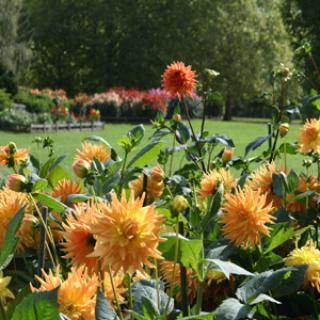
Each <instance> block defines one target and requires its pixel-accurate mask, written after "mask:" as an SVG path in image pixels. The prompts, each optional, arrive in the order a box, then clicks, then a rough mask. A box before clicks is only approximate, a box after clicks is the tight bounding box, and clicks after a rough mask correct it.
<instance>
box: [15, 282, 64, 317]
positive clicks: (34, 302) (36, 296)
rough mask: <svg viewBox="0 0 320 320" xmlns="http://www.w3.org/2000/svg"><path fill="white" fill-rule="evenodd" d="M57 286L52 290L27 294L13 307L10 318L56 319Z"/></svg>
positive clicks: (57, 308) (57, 309)
mask: <svg viewBox="0 0 320 320" xmlns="http://www.w3.org/2000/svg"><path fill="white" fill-rule="evenodd" d="M58 290H59V287H58V288H56V289H54V290H52V291H44V292H35V293H32V294H30V295H28V296H27V297H26V298H24V299H23V300H22V302H21V303H20V304H19V305H18V306H17V307H16V308H15V310H14V313H13V316H12V318H11V320H38V319H41V320H57V319H59V307H58V301H57V300H58Z"/></svg>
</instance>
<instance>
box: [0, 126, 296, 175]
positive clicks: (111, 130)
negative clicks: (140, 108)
mask: <svg viewBox="0 0 320 320" xmlns="http://www.w3.org/2000/svg"><path fill="white" fill-rule="evenodd" d="M193 125H194V127H195V130H196V131H198V130H199V129H200V125H201V121H200V120H193ZM132 127H133V125H132V124H111V123H107V124H106V125H105V130H104V131H97V132H58V133H54V132H50V133H36V134H28V133H27V134H26V133H10V132H1V131H0V145H4V144H7V143H8V142H10V141H14V142H15V143H16V144H17V146H18V148H22V147H25V148H29V149H30V152H31V153H32V154H33V155H35V156H36V157H39V159H40V160H41V161H45V160H46V158H47V151H45V150H43V149H42V148H40V147H38V146H37V144H35V143H32V141H33V140H34V139H35V138H36V137H46V136H50V137H51V138H52V139H53V140H54V150H55V154H56V155H57V156H60V155H66V158H65V159H64V161H63V166H64V167H65V168H70V166H71V164H72V161H73V158H74V155H75V153H76V150H77V149H78V148H80V147H81V143H82V141H83V139H85V138H86V137H89V136H91V135H99V136H101V137H103V138H104V139H106V140H107V141H108V142H109V143H110V144H111V145H112V146H113V147H114V148H115V149H116V150H119V153H120V155H121V152H120V147H119V146H118V145H117V141H118V139H119V138H120V137H121V136H123V135H125V134H126V133H127V132H128V131H129V130H130V129H131V128H132ZM300 127H301V125H298V124H293V125H291V126H290V131H289V134H288V135H287V136H286V137H285V138H284V139H281V142H283V141H296V140H297V139H298V132H299V128H300ZM206 130H207V131H209V132H210V134H226V135H228V136H229V137H230V138H231V139H233V141H234V143H235V146H236V149H235V154H236V155H238V156H242V155H243V154H244V150H245V146H246V145H247V144H248V143H249V142H250V141H252V140H254V139H255V137H257V136H262V135H266V134H267V125H266V124H265V123H253V122H239V121H233V122H223V121H216V120H207V122H206ZM152 132H153V129H152V127H151V125H145V138H144V140H143V142H142V144H141V145H142V146H144V145H145V144H146V143H147V142H148V139H149V137H150V136H151V135H152ZM171 143H172V138H170V139H168V138H167V139H164V147H166V146H170V145H171ZM266 148H267V143H265V144H264V145H262V146H261V147H260V148H259V149H258V151H257V152H259V150H265V149H266ZM219 150H221V149H219V148H217V149H216V151H217V152H218V151H219ZM257 152H253V153H252V155H255V154H257ZM250 155H251V154H250ZM182 157H183V154H182V152H181V153H180V154H179V155H177V156H176V160H175V161H174V166H175V168H177V167H178V166H179V165H180V163H181V161H180V159H182ZM288 165H289V167H291V168H294V169H295V170H297V171H299V170H302V157H301V156H288ZM0 170H2V173H4V172H5V171H4V170H3V169H0ZM69 170H70V169H69Z"/></svg>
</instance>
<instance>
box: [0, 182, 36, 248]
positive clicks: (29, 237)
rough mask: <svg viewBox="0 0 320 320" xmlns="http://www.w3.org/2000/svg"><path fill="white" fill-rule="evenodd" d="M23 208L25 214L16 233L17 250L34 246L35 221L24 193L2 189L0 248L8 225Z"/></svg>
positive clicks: (0, 200) (0, 195) (0, 193)
mask: <svg viewBox="0 0 320 320" xmlns="http://www.w3.org/2000/svg"><path fill="white" fill-rule="evenodd" d="M23 207H25V214H24V218H23V221H22V224H21V226H20V229H19V231H18V236H19V237H20V242H19V246H18V248H19V249H22V248H24V247H27V248H29V247H33V246H34V227H35V224H36V223H37V219H36V218H35V217H34V216H32V215H31V207H30V206H29V203H28V199H27V196H26V194H25V193H21V192H15V191H12V190H10V189H7V188H4V189H3V190H0V247H1V246H2V244H3V241H4V237H5V234H6V231H7V228H8V225H9V223H10V221H11V220H12V218H13V217H14V216H15V215H16V214H17V213H18V211H19V210H20V209H22V208H23Z"/></svg>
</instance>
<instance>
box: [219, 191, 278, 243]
mask: <svg viewBox="0 0 320 320" xmlns="http://www.w3.org/2000/svg"><path fill="white" fill-rule="evenodd" d="M273 210H274V208H273V207H272V204H271V203H267V196H266V194H261V193H260V191H259V190H258V191H254V190H252V189H245V190H237V191H236V193H235V194H227V195H226V197H225V203H224V205H223V206H222V212H223V214H222V217H221V222H222V223H223V225H224V227H223V232H224V235H225V237H226V238H227V239H230V240H231V241H233V242H234V243H235V244H236V245H237V246H241V245H242V244H243V245H244V246H245V247H246V248H247V247H249V246H250V245H253V246H254V245H256V244H259V243H260V241H261V239H260V236H261V234H264V235H269V232H270V229H269V227H268V226H267V224H268V223H272V222H273V219H274V217H273V216H272V211H273Z"/></svg>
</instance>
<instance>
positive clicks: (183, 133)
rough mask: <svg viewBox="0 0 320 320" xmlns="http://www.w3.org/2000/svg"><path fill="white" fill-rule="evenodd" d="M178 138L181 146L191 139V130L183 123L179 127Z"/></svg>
mask: <svg viewBox="0 0 320 320" xmlns="http://www.w3.org/2000/svg"><path fill="white" fill-rule="evenodd" d="M176 138H177V141H178V142H179V143H180V144H185V143H187V142H188V140H189V139H190V129H189V127H188V126H186V125H185V124H184V123H183V122H179V123H178V125H177V130H176Z"/></svg>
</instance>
